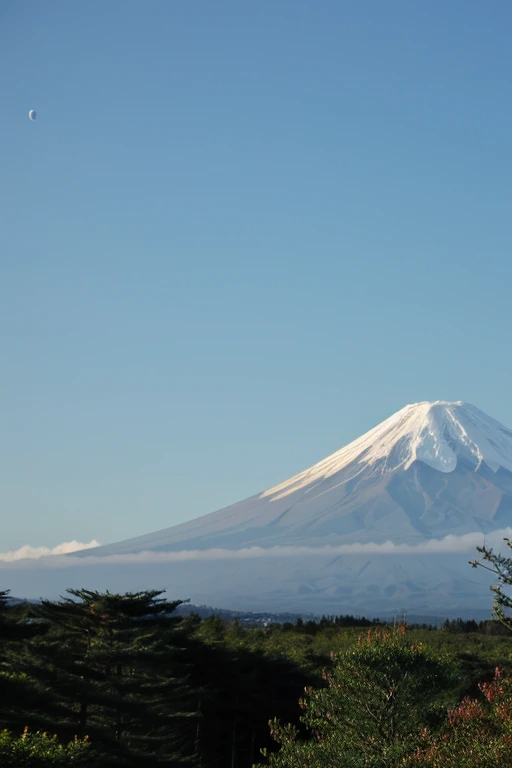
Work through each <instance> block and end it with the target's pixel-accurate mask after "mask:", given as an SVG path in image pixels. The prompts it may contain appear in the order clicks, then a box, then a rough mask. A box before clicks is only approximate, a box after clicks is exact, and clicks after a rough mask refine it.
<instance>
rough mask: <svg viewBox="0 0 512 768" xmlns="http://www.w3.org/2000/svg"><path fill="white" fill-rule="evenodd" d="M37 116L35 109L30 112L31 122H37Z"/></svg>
mask: <svg viewBox="0 0 512 768" xmlns="http://www.w3.org/2000/svg"><path fill="white" fill-rule="evenodd" d="M36 114H37V113H36V111H35V109H31V110H30V112H29V113H28V117H29V120H35V119H36Z"/></svg>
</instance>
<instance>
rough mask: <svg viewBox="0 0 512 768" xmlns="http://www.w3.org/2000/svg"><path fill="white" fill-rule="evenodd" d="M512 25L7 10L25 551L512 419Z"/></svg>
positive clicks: (9, 205) (2, 307) (2, 320)
mask: <svg viewBox="0 0 512 768" xmlns="http://www.w3.org/2000/svg"><path fill="white" fill-rule="evenodd" d="M511 29H512V4H511V3H510V2H509V0H496V1H495V2H491V3H484V2H481V1H480V0H478V2H476V1H474V0H450V2H449V3H445V2H441V0H436V1H435V2H428V3H427V2H411V1H410V0H401V1H398V0H387V2H382V1H381V0H372V1H370V0H361V1H357V2H356V1H353V2H350V1H348V0H347V2H341V1H340V0H322V2H318V3H314V2H311V1H310V0H278V1H276V0H259V2H257V3H256V2H252V3H251V2H240V0H229V1H228V0H216V2H209V1H208V2H207V0H202V1H201V2H199V1H198V2H184V1H181V2H178V0H152V1H151V2H149V3H143V2H140V1H139V0H137V1H136V2H134V1H133V0H122V1H121V0H109V1H108V2H105V0H92V1H91V2H82V3H78V2H68V1H67V0H66V1H64V0H62V1H61V2H55V0H47V1H46V2H41V1H40V0H25V2H17V1H15V0H3V2H2V3H1V4H0V152H1V162H0V268H1V269H0V329H1V350H0V351H1V355H0V393H1V402H2V408H1V414H2V416H1V423H0V424H1V431H0V509H1V515H2V537H1V539H2V540H1V546H0V550H2V551H5V550H6V549H9V548H17V547H18V546H21V545H22V544H32V545H54V544H57V543H59V542H61V541H68V540H70V539H73V538H77V539H80V540H83V541H86V540H89V539H91V538H93V537H95V538H97V539H99V540H100V541H101V542H102V543H107V542H109V541H115V540H119V539H122V538H127V537H129V536H134V535H138V534H142V533H147V532H149V531H152V530H156V529H158V528H162V527H167V526H170V525H172V524H174V523H177V522H181V521H182V520H186V519H190V518H192V517H196V516H198V515H200V514H204V513H207V512H211V511H213V510H215V509H217V508H219V507H222V506H224V505H226V504H228V503H231V502H235V501H238V500H239V499H241V498H244V497H246V496H248V495H251V494H253V493H256V492H258V491H260V490H263V489H265V488H266V487H268V486H270V485H272V484H274V483H276V482H278V481H281V480H283V479H285V478H287V477H289V476H290V475H291V474H293V473H295V472H297V471H299V470H301V469H303V468H305V467H307V466H309V465H310V464H312V463H313V462H315V461H318V460H320V459H321V458H323V457H324V456H325V455H327V454H329V453H331V452H333V451H334V450H337V449H338V448H340V447H341V446H343V445H344V444H346V443H347V442H349V441H350V440H351V439H353V438H355V437H357V436H359V435H360V434H361V433H362V432H364V431H366V430H367V429H368V428H370V427H372V426H373V425H375V424H376V423H378V422H379V421H381V420H382V419H383V418H385V417H387V416H388V415H390V414H391V413H392V412H394V411H395V410H397V409H399V408H401V407H402V406H404V405H405V404H406V403H409V402H415V401H418V400H436V399H455V400H458V399H461V400H468V401H469V402H472V403H474V404H475V405H477V406H478V407H480V408H482V409H483V410H485V411H486V412H487V413H489V414H490V415H491V416H494V417H496V418H498V419H499V420H501V421H503V422H504V423H505V424H507V425H509V426H512V395H511V390H510V382H511V379H512V355H511V327H512V322H511V319H512V318H511V296H512V290H511V277H512V268H511V265H510V260H511V254H512V247H511V246H512V192H511V179H512V162H511V151H512V149H511V148H512V98H511V96H512V94H511V81H512V66H511V65H512V49H511V46H510V30H511ZM30 108H34V109H36V110H37V113H38V116H37V120H36V121H35V122H30V121H29V120H28V117H27V113H28V110H29V109H30Z"/></svg>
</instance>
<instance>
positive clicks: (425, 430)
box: [264, 400, 512, 497]
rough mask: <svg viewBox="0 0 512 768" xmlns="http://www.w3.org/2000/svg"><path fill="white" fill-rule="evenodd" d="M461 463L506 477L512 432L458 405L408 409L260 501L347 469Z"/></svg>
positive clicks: (450, 467) (442, 467)
mask: <svg viewBox="0 0 512 768" xmlns="http://www.w3.org/2000/svg"><path fill="white" fill-rule="evenodd" d="M462 458H465V459H466V460H469V461H470V462H471V464H472V465H474V469H475V470H476V469H478V468H479V467H480V466H481V465H482V464H486V465H487V466H488V467H489V468H490V469H491V470H493V472H497V471H498V469H499V468H500V467H503V468H504V469H507V470H509V471H510V472H512V431H510V430H509V429H506V428H505V427H504V426H503V425H502V424H500V423H499V422H498V421H495V420H494V419H492V418H491V417H490V416H487V415H486V414H485V413H484V412H483V411H480V410H479V409H478V408H476V407H475V406H474V405H470V404H469V403H464V402H462V401H457V402H447V401H443V400H437V401H436V402H433V403H430V402H427V401H425V402H421V403H413V404H411V405H406V406H405V408H402V409H401V410H400V411H397V412H396V413H394V414H393V416H390V417H389V418H388V419H386V420H385V421H383V422H382V423H381V424H378V425H377V426H376V427H374V428H373V429H371V430H370V431H369V432H366V434H364V435H362V436H361V437H359V438H358V439H357V440H354V442H352V443H350V444H349V445H347V446H345V448H342V449H341V450H339V451H337V452H336V453H333V454H332V455H331V456H328V457H327V458H326V459H324V460H323V461H320V462H319V463H318V464H315V465H314V466H313V467H311V468H310V469H308V470H306V471H305V472H301V473H300V474H299V475H296V476H295V477H292V478H291V479H290V480H287V481H286V482H284V483H282V484H280V485H278V486H274V487H273V488H270V489H269V490H268V491H266V492H265V494H264V495H266V496H267V495H268V496H273V497H275V495H276V494H277V495H278V496H280V495H286V494H288V493H290V492H291V491H295V490H297V489H298V488H301V487H304V486H306V485H310V484H312V483H315V481H319V480H322V479H324V478H326V477H330V476H332V475H334V474H336V473H338V472H340V471H341V470H348V469H349V468H350V470H351V471H350V472H349V474H350V475H352V476H356V475H358V474H359V473H360V472H361V471H362V470H363V469H365V470H368V468H369V467H370V468H371V465H376V466H375V472H379V473H382V472H386V471H390V470H394V469H397V468H398V467H403V469H407V468H408V467H410V466H411V464H412V463H413V462H414V461H421V462H423V463H424V464H427V465H428V466H430V467H432V468H433V469H436V470H438V471H439V472H445V473H447V472H453V471H454V470H455V468H456V466H457V462H458V460H459V459H462ZM345 479H346V478H345Z"/></svg>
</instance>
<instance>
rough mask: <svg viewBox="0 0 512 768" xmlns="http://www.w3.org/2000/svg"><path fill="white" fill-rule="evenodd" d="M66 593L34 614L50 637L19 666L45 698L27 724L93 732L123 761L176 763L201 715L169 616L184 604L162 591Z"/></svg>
mask: <svg viewBox="0 0 512 768" xmlns="http://www.w3.org/2000/svg"><path fill="white" fill-rule="evenodd" d="M68 594H69V595H70V597H65V598H63V599H61V600H60V601H59V602H50V601H43V603H42V605H41V606H40V607H38V608H36V609H35V611H34V615H35V616H36V617H37V619H38V620H39V621H44V623H45V624H46V625H47V626H48V627H49V631H48V634H47V635H46V636H45V637H44V639H37V638H36V639H35V640H34V641H31V642H30V643H29V644H28V646H27V647H26V649H25V654H24V656H23V658H22V667H23V670H24V672H25V673H26V674H27V675H28V676H29V677H31V678H32V679H34V680H37V681H38V683H39V684H40V685H41V686H42V687H43V688H44V689H45V690H46V693H47V697H46V701H45V704H44V708H39V710H36V711H34V712H32V713H31V715H30V718H29V719H28V721H27V724H30V726H31V728H33V727H36V728H41V727H43V728H44V729H46V730H48V731H50V732H52V733H54V732H55V733H57V734H58V736H59V739H60V740H61V741H63V742H65V741H69V740H71V739H73V737H74V736H75V735H77V736H78V737H79V738H84V737H85V736H88V737H89V738H90V740H91V742H92V743H93V745H94V747H95V748H96V750H97V751H98V752H102V753H103V754H107V753H108V754H109V755H111V756H115V757H116V759H117V760H118V761H119V760H121V761H122V763H121V764H125V765H141V764H143V765H145V766H146V765H147V766H148V767H149V766H151V765H163V764H165V765H169V766H172V765H178V764H180V762H181V759H182V757H185V756H188V753H190V751H191V748H190V744H191V743H192V742H193V738H192V735H191V732H192V731H193V729H194V722H193V721H194V718H195V712H194V708H195V698H194V694H193V692H192V691H190V689H189V687H188V685H187V681H186V679H185V677H186V673H187V669H186V668H185V667H184V663H183V661H182V659H181V656H182V650H181V648H180V647H179V642H178V641H179V633H178V632H177V631H176V617H175V616H173V615H172V614H173V612H174V610H175V608H176V607H177V606H178V605H179V604H180V602H181V601H173V602H169V601H166V600H165V599H163V598H161V597H159V595H160V594H161V593H160V592H159V591H149V592H137V593H127V594H124V595H119V594H111V593H109V592H106V593H99V592H95V591H89V590H69V592H68ZM27 714H30V713H27ZM97 764H98V765H100V764H101V763H100V761H98V762H97Z"/></svg>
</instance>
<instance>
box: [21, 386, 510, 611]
mask: <svg viewBox="0 0 512 768" xmlns="http://www.w3.org/2000/svg"><path fill="white" fill-rule="evenodd" d="M509 526H512V431H511V430H509V429H507V428H506V427H504V426H503V425H501V424H500V423H499V422H497V421H495V420H494V419H492V418H490V417H489V416H487V415H486V414H485V413H483V412H482V411H480V410H479V409H478V408H475V407H474V406H472V405H470V404H468V403H463V402H444V401H437V402H434V403H429V402H421V403H416V404H413V405H408V406H406V407H405V408H403V409H402V410H400V411H398V412H397V413H395V414H394V415H392V416H391V417H390V418H388V419H386V420H385V421H383V422H382V423H381V424H379V425H378V426H376V427H375V428H374V429H372V430H370V431H369V432H367V433H366V434H364V435H363V436H362V437H360V438H359V439H357V440H355V441H354V442H352V443H350V444H349V445H347V446H346V447H345V448H342V449H341V450H339V451H338V452H336V453H334V454H332V455H331V456H328V457H327V458H325V459H323V460H322V461H320V462H319V463H318V464H315V465H314V466H312V467H310V468H309V469H307V470H305V471H303V472H300V473H299V474H298V475H295V476H294V477H292V478H290V479H289V480H286V481H285V482H283V483H281V484H279V485H277V486H274V487H273V488H270V489H268V490H266V491H264V492H263V493H260V494H258V495H256V496H253V497H251V498H249V499H246V500H244V501H241V502H239V503H237V504H233V505H232V506H229V507H227V508H225V509H222V510H220V511H217V512H214V513H212V514H209V515H206V516H204V517H200V518H197V519H195V520H192V521H190V522H187V523H184V524H181V525H177V526H173V527H171V528H167V529H165V530H161V531H158V532H156V533H152V534H148V535H146V536H141V537H138V538H133V539H128V540H126V541H121V542H119V543H116V544H110V545H107V546H103V547H98V548H96V549H89V550H87V551H84V552H81V553H80V552H77V553H74V555H73V557H72V558H69V557H68V558H66V559H65V560H66V563H67V564H69V562H70V560H72V561H73V568H72V569H69V570H67V571H66V577H68V582H69V581H70V580H71V581H73V582H75V583H77V584H78V583H79V582H80V583H79V585H80V586H85V585H86V586H91V585H92V582H94V584H95V585H96V586H97V587H98V586H99V587H101V588H105V587H107V586H108V587H109V588H111V587H114V588H119V587H120V586H121V583H122V586H123V588H124V589H128V588H132V587H141V586H154V585H155V584H156V583H158V584H165V585H167V588H168V589H169V590H170V591H172V592H173V593H178V594H179V596H184V597H190V598H191V599H192V601H193V602H196V603H199V602H201V603H208V604H210V605H212V604H216V605H222V607H226V608H233V609H238V610H269V611H270V610H288V611H290V610H295V611H297V610H304V611H313V612H315V613H320V612H327V611H328V612H336V613H341V612H351V613H354V612H366V613H368V614H372V613H373V614H374V615H379V614H380V615H385V614H386V613H388V612H393V611H395V612H396V611H397V610H402V609H408V610H409V611H411V612H414V613H415V614H418V613H422V614H436V615H443V614H444V615H450V614H454V613H455V614H457V615H468V613H471V612H474V611H475V610H476V609H480V610H484V611H485V610H487V611H490V608H491V603H492V599H491V595H490V593H489V583H490V582H489V579H486V578H485V575H483V574H482V573H481V570H480V569H478V571H474V570H471V568H470V566H469V565H468V560H469V559H473V558H474V556H475V546H476V545H477V544H479V543H482V542H483V540H484V537H488V538H489V537H491V539H492V537H493V535H494V537H495V538H496V541H498V542H499V541H500V540H501V538H502V537H503V536H504V535H506V533H508V531H507V529H508V527H509ZM55 560H57V558H56V559H55ZM50 565H51V564H50V563H49V562H48V563H47V564H45V567H44V568H42V567H41V564H40V567H39V574H38V585H41V583H42V582H41V580H40V576H41V574H43V576H44V578H46V579H47V580H48V577H49V574H53V576H56V574H57V565H56V566H55V569H54V570H52V568H51V567H50ZM91 566H94V567H91ZM35 567H36V566H35V565H34V566H33V568H35ZM63 567H64V564H63V562H62V560H60V563H59V565H58V570H59V571H60V576H61V580H62V569H63ZM33 568H32V569H31V572H32V574H34V571H33ZM22 573H23V571H21V570H19V569H18V570H13V571H12V573H11V575H13V576H15V575H17V577H19V576H20V575H21V574H22ZM28 573H29V571H27V572H26V575H27V574H28ZM71 576H72V578H71V579H70V578H69V577H71ZM44 578H43V581H44Z"/></svg>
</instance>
